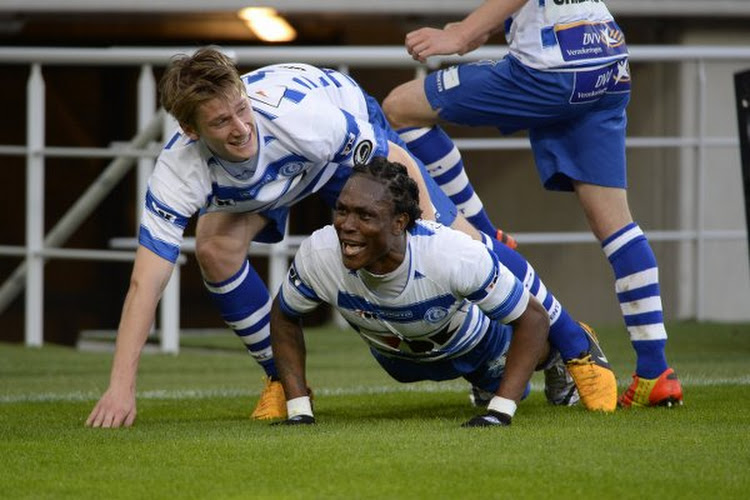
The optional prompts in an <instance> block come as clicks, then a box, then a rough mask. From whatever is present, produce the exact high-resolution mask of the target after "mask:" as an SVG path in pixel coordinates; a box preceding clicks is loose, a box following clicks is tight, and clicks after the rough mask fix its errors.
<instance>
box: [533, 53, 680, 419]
mask: <svg viewBox="0 0 750 500" xmlns="http://www.w3.org/2000/svg"><path fill="white" fill-rule="evenodd" d="M615 66H616V67H617V71H614V69H615ZM626 66H627V65H626V63H625V62H624V61H621V62H617V63H613V65H611V66H610V67H605V68H598V69H593V70H581V71H579V73H580V74H579V75H573V76H577V77H576V78H574V79H573V82H574V83H573V84H572V85H570V86H569V88H570V89H571V98H570V104H569V105H568V109H565V105H563V104H561V110H562V112H564V113H566V119H565V120H560V121H558V122H553V123H549V124H543V125H540V126H537V127H534V128H532V129H531V130H530V131H529V139H530V141H531V145H532V149H533V152H534V158H535V161H536V167H537V170H538V171H539V175H540V177H541V179H542V182H543V184H544V186H545V187H546V188H547V189H551V190H562V191H565V190H567V191H573V190H575V192H576V194H577V196H578V199H579V201H580V203H581V206H582V207H583V210H584V213H585V214H586V217H587V219H588V222H589V225H590V227H591V229H592V231H593V233H594V234H595V235H596V237H597V238H598V239H599V241H600V242H602V247H603V249H604V251H605V254H606V255H607V257H608V258H609V260H610V263H611V265H612V269H613V271H614V273H615V279H616V291H617V293H618V300H619V301H620V306H621V310H622V312H623V316H624V317H625V322H626V326H627V327H628V331H629V332H630V335H631V341H632V342H633V346H634V348H635V350H636V354H637V356H638V362H637V368H636V380H635V382H634V386H635V385H638V381H639V380H643V381H644V383H643V384H641V388H642V389H643V391H646V390H647V389H648V390H649V391H650V390H651V389H653V388H654V386H655V385H657V382H658V381H659V380H660V377H662V376H663V378H664V379H665V380H664V382H663V383H659V385H660V387H659V390H657V391H656V392H654V394H655V395H656V399H650V398H649V395H648V394H647V395H646V398H645V400H644V398H643V397H641V398H638V399H639V401H640V402H644V403H646V404H655V403H659V402H661V401H662V400H665V401H667V402H672V401H676V400H681V399H682V391H681V389H680V388H679V382H678V381H677V380H676V377H675V376H674V374H673V373H672V372H671V370H668V369H667V363H666V358H665V355H664V345H665V342H666V331H665V330H664V323H663V315H662V306H661V296H660V292H659V283H658V270H657V267H656V259H655V258H654V254H653V251H652V250H651V247H650V245H649V244H648V241H647V240H646V238H645V236H643V232H642V231H641V230H640V228H639V227H638V226H637V225H636V224H634V223H633V219H632V217H631V215H630V209H629V207H628V203H627V196H626V191H625V189H626V186H627V183H626V166H625V165H626V162H625V127H626V123H627V118H626V114H625V108H626V107H627V104H628V102H629V98H630V93H629V85H630V83H629V79H626V78H625V79H623V78H619V76H620V75H621V74H623V73H622V72H621V71H620V69H621V67H623V68H625V70H626V69H627V68H626ZM606 75H610V76H611V75H617V76H618V78H613V79H612V82H611V84H609V87H608V88H607V87H605V88H599V87H591V88H582V85H584V83H585V82H589V85H594V83H593V82H599V81H601V77H603V76H606ZM591 92H594V93H597V92H599V97H598V98H597V99H594V100H591V98H589V97H588V96H590V95H591ZM577 96H582V97H581V99H580V100H577V99H576V97H577ZM603 158H606V161H602V159H603ZM636 310H638V311H639V312H638V313H636V312H635V311H636ZM662 388H666V389H665V390H662ZM631 389H632V387H631ZM631 392H633V391H631V390H628V391H627V392H626V394H630V393H631ZM662 393H663V394H662ZM664 394H665V395H664ZM662 396H663V397H662ZM628 397H629V396H625V400H623V398H621V399H620V402H621V403H623V402H624V403H625V404H626V405H628V404H629V402H628V400H627V399H628Z"/></svg>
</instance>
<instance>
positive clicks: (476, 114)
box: [424, 56, 630, 191]
mask: <svg viewBox="0 0 750 500" xmlns="http://www.w3.org/2000/svg"><path fill="white" fill-rule="evenodd" d="M424 90H425V94H426V95H427V99H428V100H429V102H430V105H431V106H432V108H433V109H436V110H438V114H439V116H440V117H441V118H442V119H444V120H447V121H449V122H452V123H458V124H462V125H470V126H494V127H497V128H498V129H499V130H500V131H501V132H502V133H503V134H510V133H513V132H516V131H518V130H528V131H529V140H530V141H531V148H532V150H533V152H534V159H535V161H536V167H537V171H538V172H539V176H540V178H541V180H542V183H543V184H544V187H545V188H546V189H550V190H556V191H572V190H573V184H572V182H571V181H572V180H577V181H581V182H586V183H589V184H596V185H599V186H608V187H619V188H626V187H627V179H626V163H625V126H626V124H627V118H626V115H625V108H626V107H627V104H628V102H629V100H630V74H629V70H628V63H627V60H621V61H617V62H614V63H611V64H609V65H606V66H603V67H598V68H596V69H590V68H580V69H577V70H575V71H538V70H534V69H531V68H528V67H526V66H524V65H523V64H521V63H520V62H518V60H517V59H516V58H514V57H512V56H507V57H505V58H503V59H502V60H499V61H479V62H476V63H468V64H461V65H459V66H452V67H450V68H446V69H444V70H440V71H436V72H434V73H430V74H429V75H427V78H426V79H425V81H424Z"/></svg>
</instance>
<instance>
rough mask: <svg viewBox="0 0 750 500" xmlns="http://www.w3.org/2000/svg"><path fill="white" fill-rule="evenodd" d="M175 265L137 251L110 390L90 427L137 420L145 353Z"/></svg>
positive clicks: (143, 249) (89, 423)
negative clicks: (139, 375)
mask: <svg viewBox="0 0 750 500" xmlns="http://www.w3.org/2000/svg"><path fill="white" fill-rule="evenodd" d="M172 268H173V264H172V263H171V262H170V261H168V260H165V259H163V258H161V257H159V256H158V255H156V254H155V253H153V252H151V251H150V250H148V249H146V248H145V247H143V246H139V247H138V250H137V251H136V257H135V263H134V265H133V273H132V275H131V278H130V287H129V288H128V293H127V295H126V297H125V303H124V305H123V308H122V316H121V318H120V325H119V327H118V329H117V342H116V344H115V354H114V360H113V362H112V371H111V374H110V380H109V387H108V388H107V390H106V391H105V393H104V394H103V395H102V397H101V399H99V402H97V403H96V406H95V407H94V409H93V410H92V411H91V414H90V415H89V417H88V419H86V425H87V426H90V427H120V426H121V425H124V426H126V427H129V426H130V425H132V424H133V422H134V421H135V417H136V403H135V386H136V374H137V371H138V363H139V361H140V356H141V350H142V349H143V345H144V344H145V343H146V338H147V337H148V334H149V332H150V330H151V325H152V324H153V322H154V316H155V311H156V306H157V304H158V302H159V297H160V296H161V293H162V291H163V290H164V287H165V286H166V285H167V282H168V281H169V277H170V275H171V273H172Z"/></svg>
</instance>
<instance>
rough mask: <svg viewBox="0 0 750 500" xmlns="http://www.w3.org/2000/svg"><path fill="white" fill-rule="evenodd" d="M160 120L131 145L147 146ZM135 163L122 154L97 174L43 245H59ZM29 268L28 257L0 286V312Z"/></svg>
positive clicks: (151, 124)
mask: <svg viewBox="0 0 750 500" xmlns="http://www.w3.org/2000/svg"><path fill="white" fill-rule="evenodd" d="M42 107H43V106H42ZM29 109H31V106H29ZM37 120H38V119H37ZM29 122H30V123H33V120H32V119H31V118H30V119H29ZM161 122H162V120H161V114H159V115H157V116H156V117H154V120H153V121H152V122H151V123H149V125H148V127H147V128H146V129H144V130H142V131H141V132H139V133H138V134H137V135H136V136H135V137H134V138H133V140H132V141H131V143H130V146H131V147H133V148H135V149H140V148H144V147H145V146H146V145H147V144H148V143H149V142H150V141H152V140H153V139H154V138H155V137H157V135H158V132H159V129H160V127H161ZM133 163H134V159H133V158H128V157H119V158H116V159H114V160H113V161H112V163H110V164H109V165H108V166H107V168H106V169H105V170H104V172H102V173H101V174H100V175H99V177H97V179H96V181H94V183H93V184H91V186H89V187H88V189H87V190H86V191H85V192H84V193H83V194H82V195H81V196H79V197H78V199H76V202H75V203H74V204H73V206H72V207H70V209H69V210H68V211H67V212H65V215H63V217H62V218H61V219H60V220H59V221H58V222H57V224H55V227H53V228H52V230H51V231H50V232H49V233H48V234H47V237H46V238H44V246H45V247H59V246H61V245H63V244H64V243H65V242H66V241H67V240H68V238H69V237H70V235H71V234H73V232H74V231H75V230H76V229H78V227H79V226H80V225H81V224H82V222H83V221H84V220H85V219H86V217H88V216H89V215H90V214H91V212H93V211H94V209H95V208H96V206H97V205H98V204H99V203H100V202H101V201H102V200H103V199H104V198H105V197H106V196H107V195H108V194H109V192H110V191H112V189H114V187H115V186H117V183H118V182H120V180H121V179H122V178H123V177H124V176H125V174H127V173H128V172H129V171H130V168H131V167H132V166H133ZM27 203H28V199H27ZM29 262H30V261H29ZM27 272H28V265H27V261H24V262H23V263H21V264H20V265H19V266H18V267H16V269H15V270H14V271H13V273H12V274H11V276H10V277H9V278H8V279H7V280H6V281H5V283H3V286H2V287H0V312H2V311H4V310H5V308H6V307H7V306H8V305H9V304H10V303H11V302H12V301H13V299H15V298H16V296H18V294H19V293H21V290H23V289H24V286H25V285H26V279H25V278H26V276H27Z"/></svg>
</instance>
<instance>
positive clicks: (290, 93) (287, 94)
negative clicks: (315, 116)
mask: <svg viewBox="0 0 750 500" xmlns="http://www.w3.org/2000/svg"><path fill="white" fill-rule="evenodd" d="M305 95H306V94H305V93H304V92H300V91H298V90H294V89H286V90H285V91H284V99H289V100H290V101H292V102H293V103H295V104H299V103H300V102H301V101H302V99H304V98H305Z"/></svg>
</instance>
